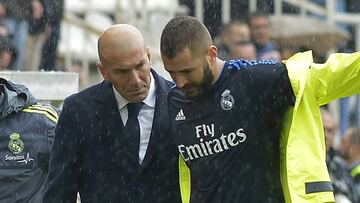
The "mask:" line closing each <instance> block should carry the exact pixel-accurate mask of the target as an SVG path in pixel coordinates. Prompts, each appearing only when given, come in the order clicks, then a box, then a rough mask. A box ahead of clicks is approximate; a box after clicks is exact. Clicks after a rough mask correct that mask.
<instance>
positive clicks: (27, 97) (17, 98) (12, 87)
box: [0, 78, 37, 120]
mask: <svg viewBox="0 0 360 203" xmlns="http://www.w3.org/2000/svg"><path fill="white" fill-rule="evenodd" d="M36 103H37V101H36V99H35V97H34V96H33V95H32V93H31V92H30V91H29V89H28V88H26V87H25V86H24V85H20V84H15V83H12V82H10V81H8V80H5V79H4V78H0V120H1V119H3V118H5V117H6V116H8V115H9V114H11V113H17V112H19V111H21V110H22V109H24V108H25V107H28V106H30V105H33V104H36Z"/></svg>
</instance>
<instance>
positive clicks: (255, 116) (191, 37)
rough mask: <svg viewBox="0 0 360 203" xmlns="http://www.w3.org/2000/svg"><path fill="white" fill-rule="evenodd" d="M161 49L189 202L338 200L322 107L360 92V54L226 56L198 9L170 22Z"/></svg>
mask: <svg viewBox="0 0 360 203" xmlns="http://www.w3.org/2000/svg"><path fill="white" fill-rule="evenodd" d="M160 50H161V57H162V60H163V62H164V67H165V69H166V70H167V71H168V72H169V73H170V75H171V77H172V78H173V80H174V81H175V83H176V87H174V88H173V89H172V91H171V92H170V93H169V96H168V110H169V115H170V118H171V119H172V122H173V124H172V128H171V132H170V134H171V135H172V136H173V138H174V142H175V144H176V145H177V147H178V150H179V154H180V159H179V167H180V168H179V172H180V188H181V194H182V199H183V202H184V203H187V202H192V203H205V202H206V203H219V202H221V203H233V202H252V203H253V202H262V203H263V202H294V203H302V202H314V203H315V202H316V203H318V202H333V201H334V197H333V192H332V190H333V188H332V185H331V182H330V178H329V175H328V171H327V168H326V159H325V155H326V150H325V142H324V133H323V127H322V121H321V117H320V110H319V106H321V105H324V104H326V103H328V102H330V101H332V100H334V99H337V98H339V97H345V96H350V95H352V94H356V93H359V92H360V53H354V54H333V55H331V56H330V57H329V59H328V60H327V62H326V63H324V64H316V63H314V62H313V60H312V54H311V52H305V53H299V54H296V55H294V56H293V57H291V58H290V59H288V60H286V61H284V62H283V63H279V62H276V61H265V60H262V61H246V60H242V59H238V60H230V61H222V60H220V59H218V58H217V48H216V47H215V46H214V45H213V44H212V39H211V36H210V34H209V32H208V30H207V28H206V27H205V26H204V25H203V24H202V23H201V22H199V21H198V20H196V19H195V18H193V17H189V16H183V17H175V18H173V19H172V20H170V22H168V24H167V25H166V26H165V28H164V30H163V32H162V35H161V44H160Z"/></svg>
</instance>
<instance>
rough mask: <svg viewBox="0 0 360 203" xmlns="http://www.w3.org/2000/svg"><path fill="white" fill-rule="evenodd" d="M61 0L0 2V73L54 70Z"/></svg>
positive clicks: (2, 0) (61, 12)
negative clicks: (6, 71) (0, 71)
mask: <svg viewBox="0 0 360 203" xmlns="http://www.w3.org/2000/svg"><path fill="white" fill-rule="evenodd" d="M63 13H64V1H63V0H31V1H28V0H0V70H20V71H37V70H56V59H57V45H58V42H59V38H60V23H61V20H62V17H63Z"/></svg>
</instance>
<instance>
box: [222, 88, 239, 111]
mask: <svg viewBox="0 0 360 203" xmlns="http://www.w3.org/2000/svg"><path fill="white" fill-rule="evenodd" d="M234 103H235V100H234V97H233V96H232V95H231V94H230V90H228V89H225V90H224V92H223V93H222V94H221V100H220V105H221V108H222V109H223V110H225V111H229V110H231V109H232V108H233V106H234Z"/></svg>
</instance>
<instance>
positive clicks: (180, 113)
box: [175, 109, 185, 121]
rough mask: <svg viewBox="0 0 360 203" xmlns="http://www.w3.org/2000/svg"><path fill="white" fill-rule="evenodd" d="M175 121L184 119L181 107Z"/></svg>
mask: <svg viewBox="0 0 360 203" xmlns="http://www.w3.org/2000/svg"><path fill="white" fill-rule="evenodd" d="M175 120H176V121H183V120H185V115H184V112H183V110H182V109H180V111H179V113H178V114H177V115H176V117H175Z"/></svg>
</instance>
